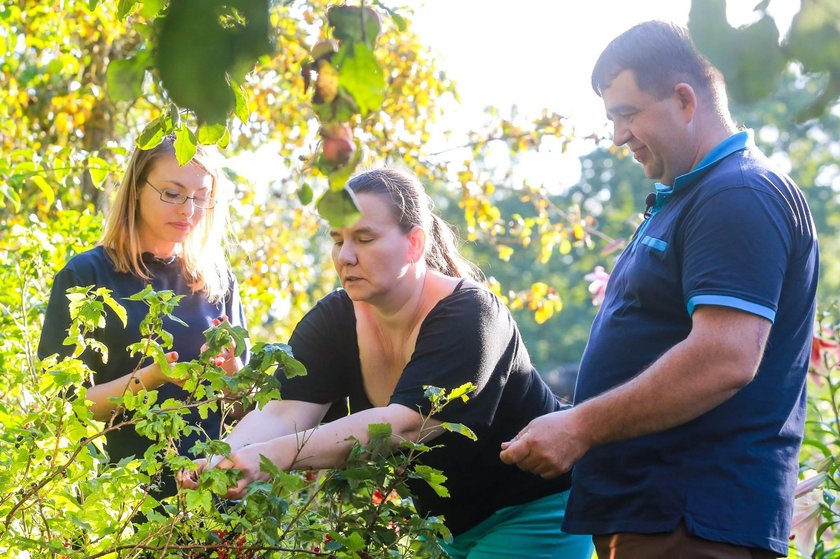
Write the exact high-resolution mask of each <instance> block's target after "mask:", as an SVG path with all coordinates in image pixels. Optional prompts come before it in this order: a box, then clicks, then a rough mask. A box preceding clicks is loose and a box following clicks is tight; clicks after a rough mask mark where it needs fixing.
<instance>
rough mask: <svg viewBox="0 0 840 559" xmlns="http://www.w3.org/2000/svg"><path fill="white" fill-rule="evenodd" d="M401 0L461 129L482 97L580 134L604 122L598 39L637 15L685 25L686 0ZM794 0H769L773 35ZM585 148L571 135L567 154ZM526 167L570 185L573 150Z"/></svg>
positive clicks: (750, 2) (731, 12) (472, 119)
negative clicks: (555, 118)
mask: <svg viewBox="0 0 840 559" xmlns="http://www.w3.org/2000/svg"><path fill="white" fill-rule="evenodd" d="M704 1H706V0H704ZM758 2H759V0H728V1H727V18H728V20H729V23H730V25H733V26H740V25H744V24H747V23H750V22H752V21H754V20H755V19H757V14H756V13H755V12H754V8H755V6H756V5H757V4H758ZM409 5H411V6H413V7H414V9H415V13H414V16H413V25H412V29H413V30H414V31H415V32H417V33H418V35H419V36H420V38H421V40H422V41H423V42H424V43H425V44H427V45H428V46H429V47H430V48H432V49H433V51H435V52H436V53H437V55H438V59H439V61H440V65H441V67H443V68H444V69H445V70H446V71H447V75H448V76H449V77H450V78H452V79H453V80H455V82H456V83H457V87H458V92H459V94H460V98H461V104H460V106H459V107H458V110H457V112H454V113H452V114H451V116H450V117H448V118H447V119H446V125H447V126H454V127H455V128H458V127H463V128H469V127H470V126H474V125H475V124H476V123H478V122H480V121H481V118H482V117H481V115H482V112H483V110H484V108H485V107H487V106H495V107H499V108H501V109H503V110H505V109H509V108H510V107H511V106H512V105H516V107H517V112H518V113H519V114H522V115H534V116H537V115H538V114H539V112H540V110H541V109H543V108H545V109H548V110H550V111H553V112H556V113H558V114H560V115H563V116H565V117H568V118H569V120H570V122H571V123H572V124H573V126H574V128H575V130H576V132H577V135H579V136H580V137H585V136H587V135H590V134H591V133H593V132H594V133H604V132H606V131H608V128H606V119H605V116H604V108H603V104H602V103H601V99H600V98H598V97H597V96H596V95H595V94H594V93H593V91H592V89H591V87H590V85H589V83H590V80H589V77H590V72H591V70H592V66H593V65H594V64H595V61H596V59H597V58H598V55H599V54H600V53H601V51H602V50H603V48H604V47H605V46H606V45H607V43H609V41H610V40H612V38H613V37H615V36H616V35H618V34H620V33H621V32H622V31H624V30H625V29H627V28H629V27H631V26H632V25H634V24H636V23H639V22H642V21H646V20H649V19H666V20H671V21H674V22H676V23H679V24H682V25H685V24H687V22H688V13H689V9H690V7H691V2H690V0H584V1H582V2H580V1H576V0H574V1H562V0H515V1H514V0H410V1H409ZM800 5H801V1H800V0H770V4H769V8H768V11H769V13H770V15H771V16H773V18H774V19H775V21H776V24H777V26H778V27H779V28H780V31H781V33H782V34H783V35H784V33H785V32H786V31H787V28H788V27H789V26H790V21H791V18H792V17H793V15H794V14H795V13H796V12H797V11H798V10H799V7H800ZM457 141H458V138H457V136H456V138H455V139H454V140H453V142H455V145H457ZM442 147H444V148H445V147H448V146H442ZM591 147H592V146H591V145H589V146H588V147H587V146H586V145H584V144H583V143H581V144H580V145H579V146H577V147H576V150H573V153H583V152H585V151H588V149H591ZM461 159H462V160H463V158H461ZM455 160H457V156H456V158H454V159H453V161H455ZM528 168H529V171H528V173H529V178H530V179H531V180H535V181H539V182H542V183H544V184H546V186H547V187H549V188H550V189H551V190H562V189H563V188H564V187H566V186H570V184H573V183H574V182H576V180H577V178H578V175H579V167H578V166H577V161H576V159H575V157H568V156H564V157H557V156H554V155H552V154H550V153H548V154H545V153H544V154H542V155H539V156H538V155H536V154H534V155H533V156H532V158H531V161H530V162H529V164H528Z"/></svg>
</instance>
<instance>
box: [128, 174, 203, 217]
mask: <svg viewBox="0 0 840 559" xmlns="http://www.w3.org/2000/svg"><path fill="white" fill-rule="evenodd" d="M144 180H145V182H146V184H148V185H149V186H151V187H152V189H154V191H155V192H157V193H158V194H160V200H161V201H162V202H166V203H167V204H184V203H186V202H187V200H192V201H193V206H195V207H196V208H200V209H202V210H209V209H210V208H212V207H213V206H215V205H216V199H215V198H213V197H212V196H187V195H186V194H184V193H183V192H179V191H177V190H167V189H164V190H161V189H159V188H158V187H156V186H155V185H153V184H152V183H150V182H149V181H148V180H146V179H144Z"/></svg>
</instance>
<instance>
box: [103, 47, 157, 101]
mask: <svg viewBox="0 0 840 559" xmlns="http://www.w3.org/2000/svg"><path fill="white" fill-rule="evenodd" d="M149 62H150V60H149V55H148V51H140V53H139V54H137V55H136V56H132V57H130V58H122V59H120V58H117V59H114V60H112V61H111V62H110V63H109V64H108V70H107V72H106V78H105V84H106V87H107V90H108V95H109V96H110V97H111V100H113V101H115V102H117V101H132V102H133V101H134V100H135V99H137V98H138V97H140V96H141V95H142V93H143V78H144V77H145V75H146V68H148V66H149Z"/></svg>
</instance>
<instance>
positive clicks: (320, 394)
mask: <svg viewBox="0 0 840 559" xmlns="http://www.w3.org/2000/svg"><path fill="white" fill-rule="evenodd" d="M355 333H356V324H355V315H354V314H353V305H352V303H351V302H350V300H349V298H345V297H342V296H341V292H338V291H336V292H333V293H331V294H330V295H327V296H326V297H324V298H323V299H322V300H321V301H319V302H318V303H317V304H316V305H315V307H313V308H312V310H310V311H309V312H308V313H306V315H304V317H303V318H302V319H301V321H300V322H299V323H298V324H297V326H296V327H295V329H294V332H292V336H291V338H290V339H289V346H291V348H292V354H293V355H294V357H295V359H297V360H298V361H300V362H301V363H302V364H303V365H304V367H306V373H307V374H306V375H305V376H299V377H294V378H291V379H287V378H286V377H285V375H284V374H283V373H282V372H281V371H278V373H277V379H278V380H279V381H280V383H281V385H282V387H281V396H282V398H283V399H285V400H300V401H304V402H312V403H316V404H326V403H331V402H335V401H336V400H339V399H341V398H344V397H346V396H348V394H349V392H350V387H349V383H350V378H351V374H350V371H351V370H352V369H353V368H354V367H356V368H357V367H358V361H359V357H358V355H359V354H358V347H356V349H355V351H354V346H356V342H355V337H356V336H355ZM354 360H355V363H354Z"/></svg>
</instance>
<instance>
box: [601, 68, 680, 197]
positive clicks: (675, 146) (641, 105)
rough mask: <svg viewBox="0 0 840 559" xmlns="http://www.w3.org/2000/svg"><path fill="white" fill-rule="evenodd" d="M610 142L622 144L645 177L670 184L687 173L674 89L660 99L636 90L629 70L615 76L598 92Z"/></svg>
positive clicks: (678, 109)
mask: <svg viewBox="0 0 840 559" xmlns="http://www.w3.org/2000/svg"><path fill="white" fill-rule="evenodd" d="M602 98H603V99H604V108H605V109H606V111H607V118H608V119H609V120H611V121H612V123H613V143H614V144H615V145H616V146H623V145H626V146H627V148H628V149H630V151H632V152H633V157H634V159H636V161H638V162H639V163H641V165H642V167H643V168H644V171H645V176H646V177H648V178H649V179H653V180H657V181H660V182H662V183H663V184H668V185H672V184H673V183H674V179H675V178H676V177H677V176H679V175H682V174H684V173H687V172H688V171H690V170H691V161H693V158H692V157H691V155H690V153H691V147H690V146H691V144H690V143H689V142H688V137H687V132H688V121H687V118H688V117H687V115H686V111H685V110H684V109H685V107H684V105H683V103H681V100H680V98H679V95H677V93H676V90H675V92H674V93H672V94H671V95H669V96H667V97H665V98H664V99H657V98H656V97H655V96H654V95H652V94H651V93H648V92H646V91H642V90H641V89H639V86H638V84H637V83H636V78H635V75H634V74H633V72H632V71H631V70H624V71H623V72H621V73H620V74H618V75H617V76H616V77H615V79H614V80H613V81H612V83H611V84H610V85H609V87H607V88H606V89H604V91H603V92H602Z"/></svg>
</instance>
